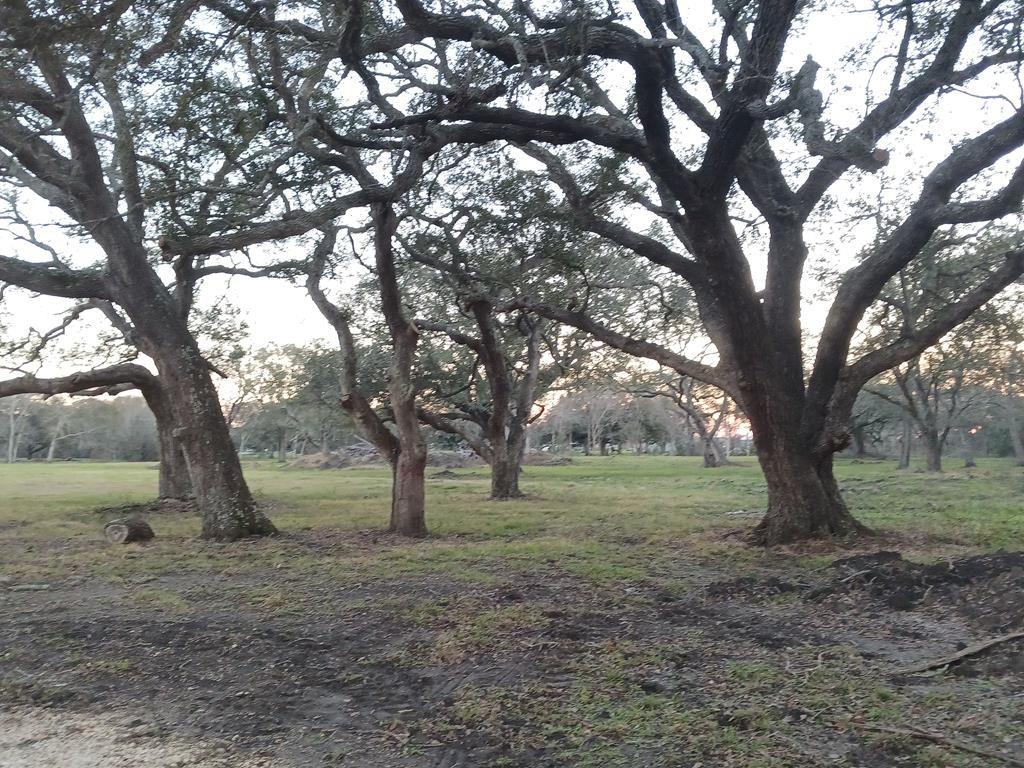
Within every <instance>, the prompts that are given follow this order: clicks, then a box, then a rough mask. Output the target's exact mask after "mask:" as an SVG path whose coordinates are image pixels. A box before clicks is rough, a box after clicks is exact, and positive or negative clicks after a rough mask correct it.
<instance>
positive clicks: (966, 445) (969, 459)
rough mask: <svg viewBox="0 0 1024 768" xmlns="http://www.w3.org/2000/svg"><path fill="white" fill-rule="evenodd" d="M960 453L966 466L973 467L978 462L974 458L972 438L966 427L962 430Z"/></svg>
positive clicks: (966, 467) (967, 467)
mask: <svg viewBox="0 0 1024 768" xmlns="http://www.w3.org/2000/svg"><path fill="white" fill-rule="evenodd" d="M960 454H961V456H963V459H964V468H965V469H972V468H973V467H977V466H978V464H977V462H975V460H974V450H973V449H972V448H971V438H970V436H969V435H968V434H967V430H966V429H961V430H960Z"/></svg>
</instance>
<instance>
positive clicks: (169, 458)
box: [141, 386, 192, 499]
mask: <svg viewBox="0 0 1024 768" xmlns="http://www.w3.org/2000/svg"><path fill="white" fill-rule="evenodd" d="M141 389H142V395H143V397H144V398H145V399H146V405H148V406H149V410H150V411H151V412H152V414H153V418H154V419H155V420H156V438H157V449H158V451H159V454H160V455H159V459H160V480H159V487H158V492H157V495H158V496H159V498H161V499H188V498H190V497H191V496H192V480H191V478H190V477H189V471H188V463H187V462H186V461H185V454H184V453H182V450H181V444H180V443H179V442H178V438H177V437H176V436H175V430H176V429H177V426H176V424H175V422H174V416H173V414H172V413H171V405H170V403H169V402H168V400H167V397H166V395H165V394H164V392H163V390H162V389H161V388H160V387H158V386H153V387H142V388H141Z"/></svg>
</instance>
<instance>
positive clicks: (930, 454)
mask: <svg viewBox="0 0 1024 768" xmlns="http://www.w3.org/2000/svg"><path fill="white" fill-rule="evenodd" d="M921 436H922V438H923V439H924V450H925V459H926V462H927V463H926V467H927V469H928V471H929V472H941V471H942V440H941V438H940V437H939V434H938V432H937V431H936V430H934V429H925V430H923V431H922V433H921Z"/></svg>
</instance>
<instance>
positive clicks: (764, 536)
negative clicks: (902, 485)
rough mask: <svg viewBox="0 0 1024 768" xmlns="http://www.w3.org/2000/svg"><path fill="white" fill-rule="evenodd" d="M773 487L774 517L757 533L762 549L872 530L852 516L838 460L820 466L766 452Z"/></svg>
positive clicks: (802, 457)
mask: <svg viewBox="0 0 1024 768" xmlns="http://www.w3.org/2000/svg"><path fill="white" fill-rule="evenodd" d="M758 460H759V461H760V464H761V469H762V470H763V471H764V476H765V480H766V481H767V484H768V511H767V513H766V514H765V516H764V518H763V519H762V520H761V522H760V523H759V524H758V526H757V527H756V528H755V529H754V532H753V539H754V541H755V542H756V543H759V544H766V545H774V544H788V543H791V542H794V541H799V540H801V539H808V538H818V537H823V536H849V535H851V534H855V533H863V532H866V531H867V530H868V529H867V528H866V527H865V526H864V525H862V524H861V523H859V522H857V520H856V519H855V518H854V517H853V515H851V514H850V511H849V509H847V507H846V503H845V502H844V501H843V498H842V495H841V494H840V492H839V484H838V483H837V482H836V479H835V475H834V473H833V467H832V456H831V455H829V456H828V457H827V458H825V459H818V460H815V459H814V457H812V456H811V455H810V454H809V453H808V452H803V451H799V450H792V449H786V448H783V449H777V450H772V451H760V452H759V455H758Z"/></svg>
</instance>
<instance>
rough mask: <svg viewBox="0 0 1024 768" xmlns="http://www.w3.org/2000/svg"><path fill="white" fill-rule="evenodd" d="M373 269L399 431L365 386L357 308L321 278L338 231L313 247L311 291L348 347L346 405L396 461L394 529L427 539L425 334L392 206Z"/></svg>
mask: <svg viewBox="0 0 1024 768" xmlns="http://www.w3.org/2000/svg"><path fill="white" fill-rule="evenodd" d="M370 210H371V225H370V226H371V232H372V247H373V254H374V267H375V271H376V277H377V286H378V292H379V301H380V308H381V312H382V314H383V316H384V321H385V323H386V326H387V329H388V335H389V337H390V342H391V359H390V366H389V370H388V374H389V376H388V406H389V410H390V416H391V419H392V420H393V423H394V425H395V432H394V433H393V432H392V431H391V430H390V429H388V426H387V424H386V423H385V421H384V419H383V418H382V416H381V415H380V414H379V413H378V412H377V411H376V410H375V409H374V407H373V403H372V402H371V398H370V397H368V396H367V393H366V391H365V390H364V389H363V388H362V387H361V386H360V374H359V352H358V350H357V347H356V342H355V337H354V336H353V334H352V327H351V322H352V311H351V310H350V309H348V308H345V307H342V306H339V305H338V304H336V303H334V302H332V301H331V300H330V299H329V298H328V297H327V294H326V293H325V292H324V289H323V286H322V281H323V279H324V274H325V271H326V269H327V266H328V260H329V258H330V257H331V256H332V255H333V253H334V248H335V244H336V242H337V231H336V230H334V229H329V230H328V231H327V232H326V233H325V234H324V236H323V237H322V238H321V240H320V242H319V243H318V244H317V246H316V249H315V250H314V253H313V257H312V259H311V261H310V267H309V277H308V279H307V281H306V288H307V290H308V291H309V295H310V297H311V298H312V299H313V302H314V304H316V307H317V309H319V310H320V313H321V314H322V315H323V316H324V318H325V319H326V320H327V321H328V322H329V323H330V324H331V326H332V327H333V328H334V331H335V333H336V334H337V337H338V345H339V349H340V351H341V358H342V362H341V376H340V385H341V406H342V408H344V409H345V410H346V411H347V412H348V414H349V416H350V417H351V419H352V422H353V423H354V424H355V425H356V429H357V430H358V431H359V433H360V434H361V435H362V436H363V437H364V438H365V439H366V440H368V441H369V442H370V443H372V444H373V445H374V446H375V447H376V448H377V450H378V451H379V452H380V454H381V456H383V457H384V459H385V460H387V461H388V463H389V464H390V465H391V472H392V491H391V520H390V523H389V526H388V529H389V530H390V531H392V532H394V533H398V534H401V535H403V536H414V537H420V536H426V534H427V524H426V508H425V502H426V483H425V472H426V467H427V444H426V441H425V440H424V439H423V434H422V432H421V431H420V425H419V418H418V415H417V411H416V390H415V387H414V385H413V381H412V367H413V363H414V360H415V353H416V346H417V344H418V341H419V331H418V330H417V329H416V327H415V325H414V324H413V322H412V320H411V319H410V318H408V317H407V315H406V311H405V308H404V307H403V304H402V294H401V289H400V287H399V282H398V273H397V270H396V263H395V246H394V237H395V231H396V229H397V227H398V221H397V218H396V217H395V212H394V207H393V205H392V204H391V203H375V204H374V205H373V206H372V207H371V209H370Z"/></svg>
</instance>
